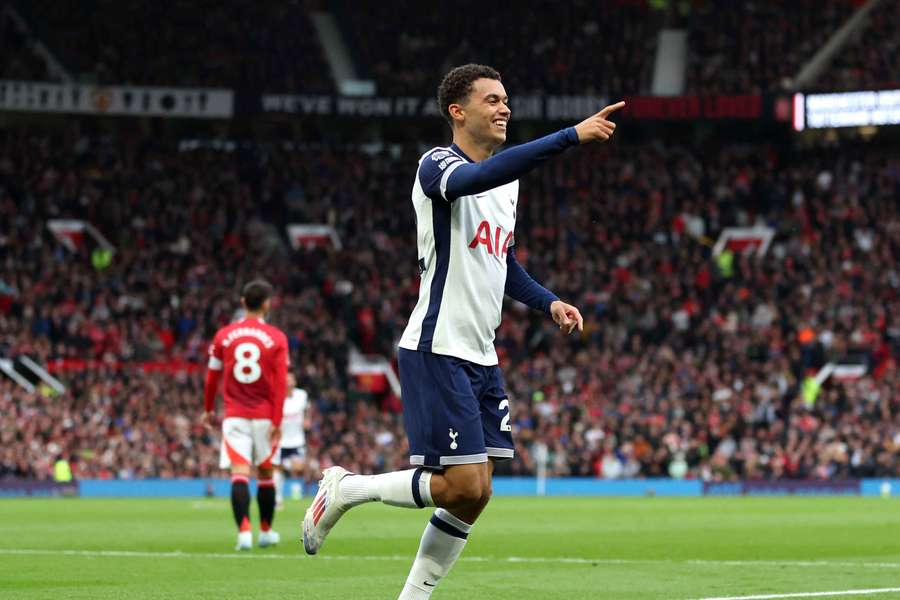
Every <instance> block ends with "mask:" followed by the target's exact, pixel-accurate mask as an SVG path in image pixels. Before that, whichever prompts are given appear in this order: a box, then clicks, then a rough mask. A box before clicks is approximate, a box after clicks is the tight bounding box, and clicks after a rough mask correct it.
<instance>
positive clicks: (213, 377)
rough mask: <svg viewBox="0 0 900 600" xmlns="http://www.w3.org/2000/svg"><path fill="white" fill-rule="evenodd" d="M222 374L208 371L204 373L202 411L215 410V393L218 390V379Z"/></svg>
mask: <svg viewBox="0 0 900 600" xmlns="http://www.w3.org/2000/svg"><path fill="white" fill-rule="evenodd" d="M221 375H222V372H221V371H216V370H214V369H209V370H208V371H207V372H206V385H205V386H204V389H203V409H204V410H205V411H206V412H212V411H213V410H214V409H215V408H216V392H218V390H219V378H220V377H221Z"/></svg>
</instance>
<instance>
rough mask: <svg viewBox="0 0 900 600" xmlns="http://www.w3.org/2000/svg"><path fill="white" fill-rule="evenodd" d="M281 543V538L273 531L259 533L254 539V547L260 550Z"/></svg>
mask: <svg viewBox="0 0 900 600" xmlns="http://www.w3.org/2000/svg"><path fill="white" fill-rule="evenodd" d="M280 541H281V536H280V535H278V532H277V531H275V530H274V529H270V530H268V531H260V532H259V537H257V538H256V545H257V546H259V547H260V548H268V547H269V546H274V545H276V544H278V542H280Z"/></svg>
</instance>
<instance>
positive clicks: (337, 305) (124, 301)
mask: <svg viewBox="0 0 900 600" xmlns="http://www.w3.org/2000/svg"><path fill="white" fill-rule="evenodd" d="M424 149H425V148H420V147H413V146H409V145H405V146H397V147H389V146H383V147H378V146H302V145H285V144H258V145H256V146H254V147H253V148H241V149H238V150H235V151H233V152H226V151H223V150H218V149H214V148H210V147H203V146H202V145H200V146H196V145H195V146H184V147H182V150H181V151H178V150H177V149H176V148H174V147H164V143H162V142H153V143H151V142H150V140H148V139H146V138H140V137H136V138H135V137H128V136H124V135H123V136H115V135H113V136H108V137H92V136H84V135H76V134H75V133H74V132H73V131H70V132H68V133H67V134H65V135H63V134H56V135H49V134H48V135H39V134H34V133H32V134H24V133H21V132H15V131H7V132H6V133H4V134H3V136H2V139H0V207H2V211H3V214H4V215H5V216H8V217H9V218H5V219H3V220H2V221H0V264H2V270H0V356H16V355H18V354H27V355H29V356H32V357H34V358H35V359H37V360H38V361H39V362H40V363H41V364H44V365H47V366H48V368H50V369H51V370H53V371H54V372H55V373H56V375H57V376H58V377H59V378H60V379H61V380H62V381H63V382H64V383H65V384H66V386H67V390H66V391H65V392H64V393H62V394H61V395H58V394H55V393H53V392H51V391H50V390H47V389H45V388H42V387H39V388H38V389H37V390H36V391H35V392H34V393H28V392H25V391H24V390H23V389H21V388H20V387H18V386H16V385H15V384H13V383H12V382H11V381H8V380H0V381H2V383H0V441H2V444H0V447H2V448H3V449H2V451H0V476H3V477H11V476H12V477H22V476H26V477H34V478H39V479H40V478H47V477H49V476H50V475H51V471H50V469H49V465H50V464H51V463H52V461H53V460H55V459H56V458H57V457H59V456H63V457H68V458H70V459H71V461H72V463H73V465H74V470H75V473H76V475H77V476H78V477H96V478H133V477H194V476H209V475H213V474H215V473H217V471H216V469H215V468H214V467H215V463H216V460H215V456H216V449H217V448H218V433H214V434H211V433H206V432H205V431H204V430H203V428H202V427H201V426H200V423H199V415H200V413H201V410H202V403H203V401H202V375H203V371H204V365H205V357H206V349H207V345H208V343H209V340H210V337H211V336H212V333H213V332H214V331H215V330H216V329H217V328H218V327H220V326H222V325H224V324H226V323H227V322H229V321H230V320H231V319H232V318H233V317H234V315H235V311H236V309H237V298H236V296H237V292H238V290H239V289H240V286H241V284H242V283H243V282H244V281H246V280H247V279H249V278H252V277H254V276H259V275H262V276H265V277H267V278H268V279H269V280H271V281H272V282H273V284H274V285H275V286H276V287H277V288H278V291H279V293H278V297H277V299H276V303H275V306H274V309H273V312H272V315H271V322H272V323H273V324H275V325H277V326H278V327H280V328H281V329H283V330H284V331H285V332H286V333H287V335H288V340H289V344H290V348H291V354H292V363H293V365H294V369H295V371H296V373H297V376H298V380H299V385H300V387H303V388H304V389H306V390H307V391H309V393H310V398H311V409H310V410H311V413H310V422H311V427H310V430H309V432H308V434H307V435H308V438H307V439H308V444H309V455H310V457H311V458H312V459H313V460H312V461H311V463H310V466H309V468H310V469H311V470H312V469H314V468H318V467H327V466H330V465H332V464H341V465H343V466H345V467H347V468H348V469H352V470H354V471H357V472H362V473H371V472H381V471H385V470H392V469H397V468H401V467H402V466H403V465H405V464H406V462H405V461H406V460H407V454H406V450H407V448H406V437H405V434H404V433H403V425H402V417H401V413H400V404H399V400H398V399H397V398H396V397H395V396H394V395H393V394H392V393H390V392H389V391H388V392H373V391H372V390H370V389H367V388H366V387H365V386H363V385H361V384H360V382H359V381H358V380H357V379H355V378H354V377H351V376H349V375H348V373H347V361H348V354H349V352H350V349H351V348H353V347H355V348H358V349H359V350H361V351H362V352H364V353H369V354H381V355H383V356H385V357H387V358H388V359H391V358H392V357H393V355H394V345H395V343H396V341H397V339H398V337H399V335H400V333H401V332H402V330H403V327H404V326H405V323H406V319H407V317H408V315H409V313H410V309H411V307H412V306H413V304H414V303H415V299H416V294H417V289H418V278H417V269H416V261H415V256H414V250H413V248H414V243H415V225H414V221H413V211H412V210H411V207H410V199H409V188H410V182H411V180H412V177H413V174H414V167H415V164H416V160H417V158H418V156H419V155H420V153H421V152H422V151H423V150H424ZM597 164H602V165H603V168H602V169H598V168H596V165H597ZM898 197H900V158H898V156H897V155H896V154H892V153H890V152H886V151H885V149H884V148H882V147H879V148H867V147H866V146H862V147H860V148H858V149H857V150H856V151H854V152H842V153H840V154H838V153H835V152H832V151H830V150H828V149H822V150H817V149H808V150H790V149H785V148H781V147H777V146H774V145H772V146H769V145H762V146H760V145H758V144H747V145H743V144H737V143H731V144H726V145H723V146H721V147H709V146H702V147H701V146H699V145H674V144H663V143H658V144H632V145H629V144H627V143H622V144H618V143H617V144H613V145H610V146H607V147H603V148H597V149H591V150H588V151H582V152H578V153H571V152H570V153H568V154H567V155H566V160H564V161H563V160H560V161H557V162H554V163H551V164H548V165H547V166H546V167H545V168H542V169H539V170H537V171H535V172H534V173H532V174H530V175H529V176H527V177H525V178H523V180H522V182H521V195H520V201H519V202H520V203H519V207H520V208H519V216H518V224H517V231H516V240H517V243H518V246H519V248H518V250H517V255H518V258H519V260H520V261H521V262H522V263H523V264H525V265H526V266H527V268H528V270H529V271H530V272H532V273H533V274H534V275H535V276H536V277H537V278H539V279H541V280H542V281H543V282H544V283H545V285H546V286H547V287H548V288H550V289H552V290H554V291H555V292H556V293H557V294H558V295H559V296H560V297H561V298H564V299H566V300H567V301H569V302H571V303H573V304H575V305H576V306H578V307H579V308H580V309H581V311H582V314H583V315H584V316H585V331H584V333H583V334H582V335H581V336H580V337H578V338H577V339H573V338H566V337H565V336H560V335H559V334H558V331H557V327H556V326H555V325H554V324H553V322H552V321H551V320H550V319H549V318H548V317H546V316H544V315H540V314H538V313H534V312H530V311H528V310H527V309H525V308H524V307H523V306H521V305H515V304H514V303H512V302H511V301H508V305H507V307H506V311H505V315H504V321H503V325H502V326H501V328H500V330H499V331H498V337H497V349H498V354H499V355H500V361H501V365H502V366H503V368H504V371H505V374H506V384H507V390H508V391H509V393H510V396H511V402H512V406H513V410H512V423H513V424H514V433H515V436H516V439H517V454H516V459H515V460H514V461H512V463H505V464H501V465H500V467H499V469H500V472H502V473H507V474H510V473H511V474H534V473H535V472H536V471H537V469H538V460H539V459H538V457H539V456H540V455H542V454H543V452H542V449H543V448H546V450H547V456H548V460H547V462H548V465H547V467H548V473H549V474H551V475H559V476H569V475H578V476H593V477H604V478H619V477H654V476H663V477H666V476H672V477H691V478H703V479H707V480H731V479H736V478H747V479H775V478H806V479H837V478H844V477H862V476H881V475H885V474H891V473H896V471H897V469H898V464H897V456H898V450H900V433H898V432H900V392H898V390H900V372H898V369H897V367H896V357H897V356H898V355H900V323H898V321H897V318H898V315H900V295H898V289H900V272H898V271H897V267H896V265H897V264H898V258H900V205H898V203H897V198H898ZM55 218H79V219H85V220H88V221H90V222H91V223H92V224H93V225H94V226H95V227H96V228H97V229H98V230H99V231H101V232H102V233H103V235H105V236H106V237H107V238H108V239H109V240H110V242H111V243H112V245H113V246H115V248H116V251H115V254H114V256H113V257H112V259H111V260H110V261H107V262H104V261H98V260H94V258H95V257H94V256H93V255H92V247H91V245H90V244H89V243H85V244H84V245H83V246H81V247H79V248H76V250H75V251H74V252H72V251H71V250H68V249H66V248H65V247H64V246H63V245H62V244H61V243H60V241H59V240H58V239H56V238H54V237H53V235H51V233H50V232H49V231H48V229H47V226H46V221H47V220H48V219H55ZM290 222H296V223H326V224H329V225H332V226H334V227H335V229H336V230H337V231H338V233H339V234H340V236H341V239H342V242H343V246H342V249H341V250H336V249H334V248H328V247H326V248H317V249H309V250H307V249H300V250H293V249H291V247H290V246H289V244H288V243H287V241H286V240H285V237H284V231H283V229H282V228H281V227H282V226H283V225H284V224H285V223H290ZM754 224H763V225H767V226H769V227H771V228H773V229H774V231H775V236H774V239H773V241H772V244H771V247H770V248H769V249H768V251H767V252H766V253H765V256H763V257H761V258H757V257H755V256H754V255H750V254H741V253H737V254H733V255H730V257H729V258H727V259H724V258H722V255H719V256H715V255H713V253H712V251H711V246H712V244H713V242H714V241H715V237H716V236H717V235H718V233H719V232H720V231H721V230H722V229H723V228H724V227H729V226H749V225H754ZM726 254H729V253H726ZM848 357H852V358H854V359H855V360H858V361H859V362H861V364H864V365H865V366H866V374H865V375H864V376H862V377H858V378H855V379H851V380H846V381H842V380H838V379H837V378H832V379H831V380H829V381H826V382H824V383H822V384H821V385H819V384H816V385H813V384H812V383H811V382H810V379H811V377H812V376H814V375H815V374H816V373H817V372H819V371H820V370H821V369H822V368H823V367H824V365H825V364H826V363H828V362H834V361H841V360H844V359H847V358H848Z"/></svg>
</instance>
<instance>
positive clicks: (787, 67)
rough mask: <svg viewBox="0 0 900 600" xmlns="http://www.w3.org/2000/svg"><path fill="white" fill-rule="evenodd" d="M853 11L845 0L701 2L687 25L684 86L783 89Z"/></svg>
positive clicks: (703, 90)
mask: <svg viewBox="0 0 900 600" xmlns="http://www.w3.org/2000/svg"><path fill="white" fill-rule="evenodd" d="M853 10H854V3H853V2H850V1H849V0H848V1H844V0H835V1H824V2H823V1H817V0H799V1H796V2H732V3H727V4H723V3H721V2H713V1H706V2H702V3H700V4H699V5H697V7H696V11H695V12H694V14H692V15H691V18H690V26H689V28H688V31H689V34H690V41H689V48H690V52H689V62H688V74H687V91H688V93H691V94H749V93H765V92H767V91H768V92H776V91H781V90H784V89H785V87H786V83H787V82H788V81H789V80H790V79H791V78H793V77H794V76H796V75H797V73H798V72H799V71H800V69H801V67H803V65H804V64H805V63H806V62H807V61H809V60H810V59H811V58H812V57H813V56H814V54H815V52H816V51H817V50H818V49H819V48H820V47H821V46H822V45H823V44H824V43H825V42H826V41H828V39H829V37H830V36H831V35H832V34H833V33H834V32H835V31H837V29H838V28H839V27H840V26H841V25H842V24H843V23H844V22H845V21H846V20H847V19H848V18H849V17H850V15H851V14H852V13H853Z"/></svg>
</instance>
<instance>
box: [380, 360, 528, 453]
mask: <svg viewBox="0 0 900 600" xmlns="http://www.w3.org/2000/svg"><path fill="white" fill-rule="evenodd" d="M397 358H398V362H399V365H400V387H401V391H402V398H403V420H404V421H405V423H406V435H407V436H408V437H409V455H410V456H409V462H410V463H411V464H413V465H423V466H426V467H435V468H442V467H445V466H447V465H465V464H471V463H483V462H487V459H488V457H491V458H495V459H509V458H512V457H513V454H514V448H515V446H513V440H512V428H511V427H510V423H509V398H508V397H507V395H506V392H505V391H504V389H503V375H502V374H501V373H500V367H498V366H496V365H494V366H491V367H485V366H483V365H478V364H475V363H472V362H469V361H467V360H462V359H461V358H454V357H452V356H443V355H441V354H432V353H431V352H419V351H416V350H406V349H405V348H400V350H399V352H398V355H397Z"/></svg>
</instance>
